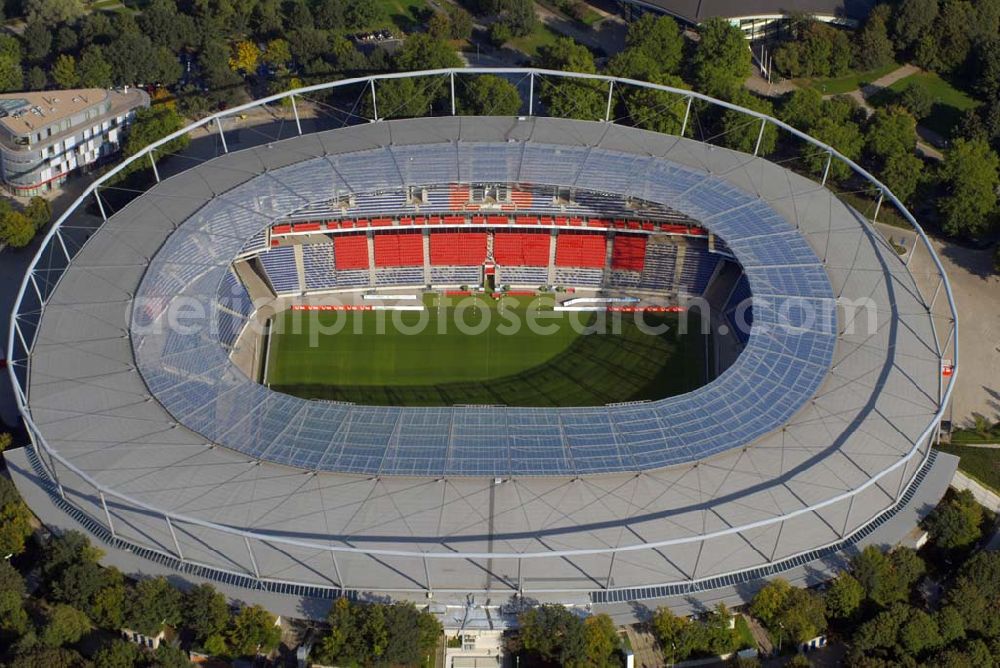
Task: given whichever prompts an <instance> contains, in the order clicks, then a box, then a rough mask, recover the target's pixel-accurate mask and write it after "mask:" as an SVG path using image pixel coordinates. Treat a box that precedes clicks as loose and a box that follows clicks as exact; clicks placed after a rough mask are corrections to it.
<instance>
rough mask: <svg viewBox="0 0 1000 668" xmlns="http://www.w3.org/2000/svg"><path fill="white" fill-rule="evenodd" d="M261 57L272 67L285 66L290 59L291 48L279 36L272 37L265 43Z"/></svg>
mask: <svg viewBox="0 0 1000 668" xmlns="http://www.w3.org/2000/svg"><path fill="white" fill-rule="evenodd" d="M261 59H262V60H263V61H264V63H265V64H267V65H270V66H271V67H274V68H279V69H280V68H283V67H287V66H288V64H289V63H290V62H291V61H292V50H291V48H290V47H289V46H288V41H287V40H284V39H281V38H278V39H272V40H271V41H269V42H268V43H267V47H266V48H265V49H264V53H263V55H262V56H261Z"/></svg>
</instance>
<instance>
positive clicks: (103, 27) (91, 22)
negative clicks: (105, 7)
mask: <svg viewBox="0 0 1000 668" xmlns="http://www.w3.org/2000/svg"><path fill="white" fill-rule="evenodd" d="M113 36H114V29H113V28H112V26H111V19H109V18H108V16H107V14H105V13H104V12H91V13H89V14H87V15H86V16H84V17H83V18H82V19H81V20H80V39H81V41H82V42H83V43H84V44H85V45H88V46H89V45H91V44H107V43H109V42H110V41H111V38H112V37H113Z"/></svg>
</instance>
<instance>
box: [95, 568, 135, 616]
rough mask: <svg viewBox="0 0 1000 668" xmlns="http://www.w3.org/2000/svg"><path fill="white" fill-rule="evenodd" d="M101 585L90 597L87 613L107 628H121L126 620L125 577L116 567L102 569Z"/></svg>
mask: <svg viewBox="0 0 1000 668" xmlns="http://www.w3.org/2000/svg"><path fill="white" fill-rule="evenodd" d="M101 576H102V577H101V586H100V588H99V589H98V590H97V591H96V592H95V593H94V594H93V596H92V597H91V599H90V605H89V606H88V607H87V614H88V615H90V618H91V619H92V620H93V621H94V623H95V624H97V625H98V626H100V627H101V628H105V629H120V628H121V627H122V624H123V622H124V621H125V597H126V591H125V578H124V577H123V576H122V574H121V572H120V571H119V570H118V569H117V568H114V567H111V568H105V569H102V571H101Z"/></svg>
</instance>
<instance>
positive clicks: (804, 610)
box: [750, 578, 826, 642]
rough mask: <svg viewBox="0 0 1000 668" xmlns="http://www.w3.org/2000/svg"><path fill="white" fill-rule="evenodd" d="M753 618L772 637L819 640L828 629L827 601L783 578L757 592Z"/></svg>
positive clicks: (752, 602) (753, 602)
mask: <svg viewBox="0 0 1000 668" xmlns="http://www.w3.org/2000/svg"><path fill="white" fill-rule="evenodd" d="M750 614H752V615H754V616H755V617H758V618H760V620H761V621H762V622H764V624H765V625H766V626H767V627H768V628H769V629H770V630H771V632H772V633H774V634H776V635H781V636H783V637H785V638H787V639H789V640H791V641H793V642H805V641H806V640H809V639H810V638H815V637H816V636H817V635H818V634H819V633H821V632H822V631H823V630H824V629H825V628H826V606H825V604H824V602H823V599H822V598H821V597H820V596H818V595H817V594H815V593H813V592H812V591H810V590H808V589H800V588H798V587H793V586H791V585H790V584H788V582H786V581H785V580H782V579H781V578H776V579H774V580H771V581H770V582H768V583H767V584H766V585H764V587H762V588H761V589H760V591H758V592H757V594H756V595H755V596H754V597H753V600H752V601H751V603H750Z"/></svg>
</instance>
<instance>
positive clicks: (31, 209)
mask: <svg viewBox="0 0 1000 668" xmlns="http://www.w3.org/2000/svg"><path fill="white" fill-rule="evenodd" d="M24 215H26V216H27V217H28V219H29V220H31V222H32V224H34V226H35V229H36V230H39V229H41V228H43V227H45V226H46V225H48V224H49V221H50V220H52V205H51V204H49V201H48V200H47V199H45V198H44V197H38V196H37V195H36V196H35V197H32V198H31V199H30V200H28V205H27V206H25V207H24ZM0 451H2V448H0Z"/></svg>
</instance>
